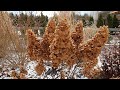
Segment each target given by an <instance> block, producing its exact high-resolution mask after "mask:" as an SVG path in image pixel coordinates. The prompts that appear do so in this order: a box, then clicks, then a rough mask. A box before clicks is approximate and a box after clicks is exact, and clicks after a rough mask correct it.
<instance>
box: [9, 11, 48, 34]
mask: <svg viewBox="0 0 120 90" xmlns="http://www.w3.org/2000/svg"><path fill="white" fill-rule="evenodd" d="M9 15H10V18H11V19H12V24H13V25H14V26H15V27H17V28H18V27H19V28H20V31H21V32H22V34H23V35H25V32H26V29H28V28H33V27H34V28H35V29H34V30H33V31H34V32H35V33H36V34H38V30H39V28H40V27H43V29H41V30H40V32H41V34H43V33H44V29H45V26H46V25H47V22H48V16H45V15H43V13H42V12H41V13H40V15H35V14H33V13H32V12H31V13H29V14H27V13H23V12H22V13H20V14H13V13H9Z"/></svg>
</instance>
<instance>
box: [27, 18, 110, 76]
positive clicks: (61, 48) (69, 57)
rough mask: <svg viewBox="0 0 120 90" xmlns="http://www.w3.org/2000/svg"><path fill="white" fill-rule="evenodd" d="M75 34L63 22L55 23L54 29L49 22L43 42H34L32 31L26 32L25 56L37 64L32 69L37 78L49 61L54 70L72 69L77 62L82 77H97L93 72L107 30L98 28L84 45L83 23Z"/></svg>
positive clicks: (65, 20)
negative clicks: (26, 47)
mask: <svg viewBox="0 0 120 90" xmlns="http://www.w3.org/2000/svg"><path fill="white" fill-rule="evenodd" d="M74 30H75V31H73V32H72V33H71V32H70V31H71V29H70V25H69V23H68V21H67V19H62V18H58V19H57V26H55V21H49V23H48V26H47V28H46V31H45V34H44V36H43V39H42V41H39V40H38V39H37V38H36V36H35V34H34V33H33V32H32V30H28V32H27V33H28V51H29V52H28V53H29V56H30V57H31V58H33V59H35V60H38V61H39V63H38V65H37V66H36V68H35V70H36V71H37V73H38V74H39V75H41V74H42V72H43V71H44V70H45V68H44V66H43V60H51V61H52V67H53V68H58V66H59V65H60V64H61V63H66V64H67V65H68V66H69V67H72V66H73V65H74V64H75V63H77V60H79V61H82V64H81V65H82V66H83V74H84V75H85V76H87V77H89V78H92V77H93V75H96V73H93V71H95V69H93V68H94V66H95V65H96V64H97V63H98V60H97V57H98V55H99V54H100V52H101V49H102V47H103V46H104V44H105V43H106V41H107V39H108V36H109V32H108V28H107V27H106V26H103V27H100V30H99V31H98V32H97V33H96V34H95V36H94V37H93V38H92V39H90V40H88V41H87V42H85V43H84V42H83V24H82V22H78V23H77V24H76V26H75V29H74ZM95 72H97V71H95Z"/></svg>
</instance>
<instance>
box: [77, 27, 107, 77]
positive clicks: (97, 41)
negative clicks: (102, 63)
mask: <svg viewBox="0 0 120 90" xmlns="http://www.w3.org/2000/svg"><path fill="white" fill-rule="evenodd" d="M108 36H109V32H108V28H107V27H106V26H103V27H100V30H99V31H98V32H97V33H96V34H95V36H94V37H93V38H92V39H91V40H89V41H87V42H86V43H83V44H80V45H79V58H80V60H82V61H83V67H84V75H90V70H91V69H92V68H93V67H94V66H95V65H96V64H97V62H98V60H97V57H98V55H99V54H100V52H101V49H102V47H103V46H104V44H105V43H106V41H107V40H108Z"/></svg>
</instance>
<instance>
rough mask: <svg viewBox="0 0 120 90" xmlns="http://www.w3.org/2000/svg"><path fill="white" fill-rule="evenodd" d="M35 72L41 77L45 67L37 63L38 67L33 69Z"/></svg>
mask: <svg viewBox="0 0 120 90" xmlns="http://www.w3.org/2000/svg"><path fill="white" fill-rule="evenodd" d="M35 71H36V72H37V74H38V75H41V74H42V73H43V72H44V71H45V67H44V65H43V64H42V63H38V65H37V66H36V67H35Z"/></svg>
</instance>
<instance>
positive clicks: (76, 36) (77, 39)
mask: <svg viewBox="0 0 120 90" xmlns="http://www.w3.org/2000/svg"><path fill="white" fill-rule="evenodd" d="M71 37H72V40H73V44H74V45H75V46H76V47H77V48H78V45H79V44H80V43H83V23H82V22H81V21H80V22H78V23H77V24H76V27H75V31H73V32H72V34H71Z"/></svg>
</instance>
